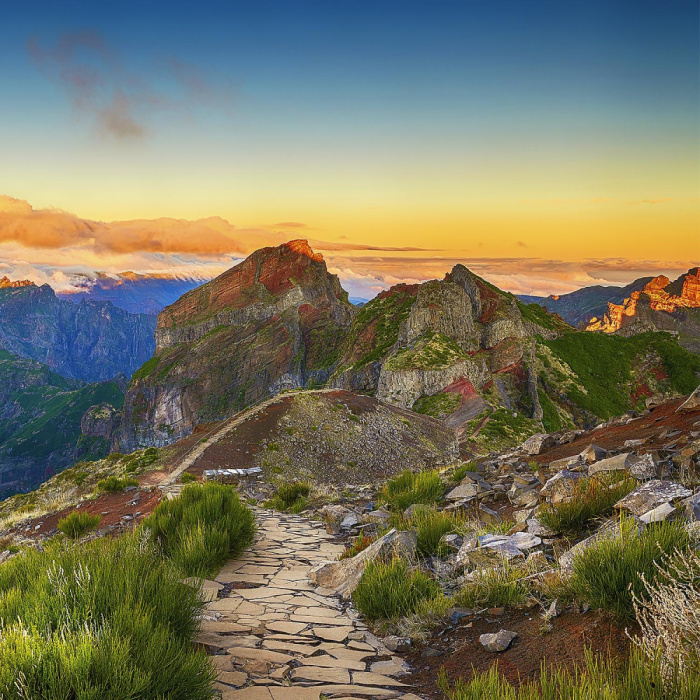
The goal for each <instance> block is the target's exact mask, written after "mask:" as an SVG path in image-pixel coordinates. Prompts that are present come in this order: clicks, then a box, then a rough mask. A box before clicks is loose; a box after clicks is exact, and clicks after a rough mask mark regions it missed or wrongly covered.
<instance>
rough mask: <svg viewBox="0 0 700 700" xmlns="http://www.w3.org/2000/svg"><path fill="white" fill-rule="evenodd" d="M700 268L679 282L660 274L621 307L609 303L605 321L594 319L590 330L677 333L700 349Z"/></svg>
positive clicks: (684, 276)
mask: <svg viewBox="0 0 700 700" xmlns="http://www.w3.org/2000/svg"><path fill="white" fill-rule="evenodd" d="M697 309H700V268H697V267H695V268H692V269H690V270H689V271H688V272H687V273H686V274H684V275H681V276H680V277H679V278H678V279H677V280H675V281H674V282H671V280H670V279H669V278H668V277H666V276H665V275H659V276H658V277H654V278H653V279H652V280H650V281H649V282H648V283H647V284H646V285H645V286H644V288H643V289H641V290H640V291H634V292H632V293H631V294H630V296H629V297H627V298H626V299H625V300H624V301H623V302H622V303H621V304H615V303H609V304H608V310H607V312H606V313H605V314H604V315H603V316H602V318H598V317H594V318H592V319H591V320H590V322H589V323H588V325H587V326H586V330H588V331H603V332H604V333H615V332H617V331H624V330H626V331H627V332H628V333H630V332H631V333H634V332H644V331H646V330H667V331H675V332H677V333H679V334H680V335H681V336H691V338H683V337H682V338H681V342H682V343H683V340H685V341H686V342H685V343H684V344H685V345H686V346H687V347H691V345H692V347H691V349H693V348H700V337H699V336H700V312H698V311H696V310H697Z"/></svg>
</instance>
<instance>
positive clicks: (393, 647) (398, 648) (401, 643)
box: [384, 635, 412, 654]
mask: <svg viewBox="0 0 700 700" xmlns="http://www.w3.org/2000/svg"><path fill="white" fill-rule="evenodd" d="M411 644H412V642H411V638H410V637H396V636H394V635H391V636H389V637H385V638H384V646H385V647H386V648H387V649H388V650H389V651H395V652H398V653H399V654H404V653H405V652H407V651H409V650H410V648H411Z"/></svg>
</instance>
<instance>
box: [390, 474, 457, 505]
mask: <svg viewBox="0 0 700 700" xmlns="http://www.w3.org/2000/svg"><path fill="white" fill-rule="evenodd" d="M442 492H443V485H442V480H441V479H440V475H439V474H438V473H437V472H436V471H428V472H411V471H408V470H406V471H405V472H403V473H402V474H400V475H399V476H397V477H394V478H393V479H389V481H387V482H386V484H384V489H383V490H382V496H383V497H384V500H386V502H387V503H388V504H389V506H391V508H392V509H393V510H395V511H404V510H406V508H408V507H409V506H411V505H413V504H414V503H424V504H431V503H437V502H438V501H439V500H440V498H441V497H442Z"/></svg>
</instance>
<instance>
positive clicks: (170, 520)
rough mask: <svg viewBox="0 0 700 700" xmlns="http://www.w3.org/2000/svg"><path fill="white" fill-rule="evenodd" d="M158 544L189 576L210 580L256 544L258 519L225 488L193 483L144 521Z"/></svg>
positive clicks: (160, 505) (234, 494) (233, 492)
mask: <svg viewBox="0 0 700 700" xmlns="http://www.w3.org/2000/svg"><path fill="white" fill-rule="evenodd" d="M144 527H147V528H150V529H151V536H152V538H153V541H154V542H155V543H156V544H157V545H158V546H159V547H160V549H161V550H162V552H163V554H164V555H165V556H166V557H168V558H169V559H171V560H172V561H173V562H174V563H175V564H176V565H177V567H178V568H179V569H180V570H181V571H182V572H183V573H184V574H186V575H187V576H203V577H206V576H209V575H212V574H213V573H215V572H216V571H217V570H218V569H219V567H220V566H221V565H222V564H223V563H224V562H225V561H226V560H227V559H228V558H230V557H235V556H238V555H239V554H240V553H241V552H242V551H243V550H244V549H246V548H247V547H249V546H250V545H251V544H252V542H253V536H254V534H255V516H254V515H253V512H252V511H251V510H250V508H248V507H247V506H246V505H244V504H243V503H241V501H240V500H239V498H238V494H237V493H236V492H235V491H234V490H233V489H232V488H231V487H230V486H225V485H223V484H216V483H208V484H204V485H199V484H188V485H187V486H185V487H183V489H182V492H181V494H180V496H179V497H178V498H175V499H173V500H172V501H163V502H162V503H160V504H158V506H157V507H156V509H155V510H154V511H153V514H152V515H151V516H150V517H149V518H147V519H146V520H145V521H144Z"/></svg>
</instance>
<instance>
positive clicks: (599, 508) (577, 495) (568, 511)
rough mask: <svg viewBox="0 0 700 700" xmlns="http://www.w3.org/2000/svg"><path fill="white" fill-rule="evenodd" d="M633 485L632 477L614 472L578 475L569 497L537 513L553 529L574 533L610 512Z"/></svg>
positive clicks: (545, 524) (554, 530) (569, 533)
mask: <svg viewBox="0 0 700 700" xmlns="http://www.w3.org/2000/svg"><path fill="white" fill-rule="evenodd" d="M636 485H637V482H636V481H635V479H634V478H632V477H625V478H622V479H620V477H619V476H617V475H615V474H612V475H606V476H600V477H595V476H594V477H590V478H587V479H579V481H578V482H577V483H576V484H574V491H573V497H572V499H571V500H570V501H567V502H565V503H557V504H556V505H553V504H549V505H547V506H545V507H544V508H542V509H541V510H540V512H539V513H538V515H537V517H538V519H539V520H540V522H541V523H542V524H543V525H544V526H545V527H548V528H549V529H550V530H552V531H553V532H558V533H562V534H565V535H576V534H578V533H579V532H581V530H583V528H584V527H586V525H588V524H589V523H590V522H591V520H593V519H594V518H600V517H606V516H608V515H612V512H613V507H614V505H615V504H616V503H617V502H618V501H619V500H620V499H621V498H624V497H625V496H626V495H627V494H628V493H629V492H630V491H632V489H634V487H635V486H636Z"/></svg>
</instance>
